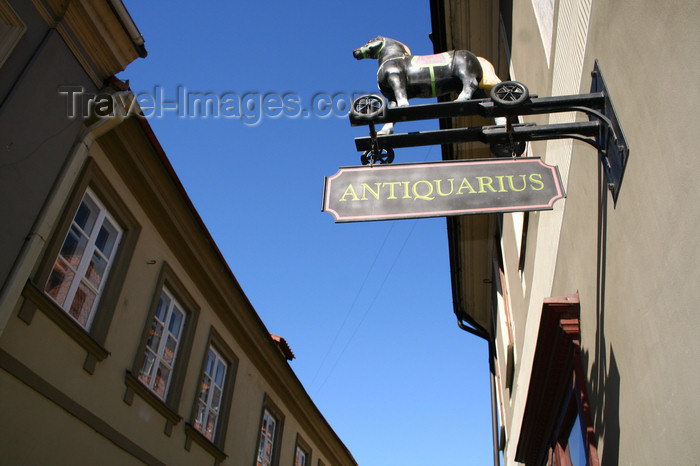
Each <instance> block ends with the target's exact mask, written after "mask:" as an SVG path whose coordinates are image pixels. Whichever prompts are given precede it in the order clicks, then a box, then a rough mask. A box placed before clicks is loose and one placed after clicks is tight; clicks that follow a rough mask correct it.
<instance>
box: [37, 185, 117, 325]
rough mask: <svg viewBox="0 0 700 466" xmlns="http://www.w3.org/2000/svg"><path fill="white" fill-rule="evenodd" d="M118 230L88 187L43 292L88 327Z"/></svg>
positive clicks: (78, 321) (114, 252) (105, 277)
mask: <svg viewBox="0 0 700 466" xmlns="http://www.w3.org/2000/svg"><path fill="white" fill-rule="evenodd" d="M121 236H122V230H121V228H120V227H119V225H118V224H117V222H116V221H115V220H114V219H113V218H112V216H111V215H110V214H109V212H107V210H106V209H105V208H104V206H103V205H102V204H101V203H100V201H99V200H98V199H97V197H96V196H95V194H94V193H93V192H92V191H91V190H90V189H88V190H87V191H86V192H85V195H84V196H83V199H82V201H81V202H80V205H79V206H78V210H77V212H76V213H75V216H74V217H73V221H72V223H71V226H70V229H69V230H68V233H67V235H66V238H65V239H64V240H63V245H62V246H61V249H60V251H59V253H58V257H57V258H56V261H55V262H54V265H53V269H52V270H51V274H50V275H49V278H48V280H47V281H46V285H45V286H44V292H45V293H46V294H48V295H49V296H50V297H51V299H53V300H54V301H55V302H56V304H58V305H59V306H60V307H61V308H62V309H63V310H64V311H66V312H67V313H68V315H70V316H71V317H72V318H73V319H75V321H76V322H77V323H78V324H80V326H81V327H83V328H85V329H89V328H90V325H91V324H92V319H93V317H94V315H95V309H96V307H97V303H98V301H99V299H100V294H101V293H102V290H103V288H104V285H105V282H106V281H107V275H108V274H109V270H110V267H111V265H112V263H113V261H114V257H115V255H116V252H117V247H118V246H119V241H120V239H121Z"/></svg>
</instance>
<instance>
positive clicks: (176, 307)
mask: <svg viewBox="0 0 700 466" xmlns="http://www.w3.org/2000/svg"><path fill="white" fill-rule="evenodd" d="M184 321H185V313H184V311H183V310H182V306H180V304H179V303H178V302H177V300H175V298H173V296H172V295H171V294H170V292H169V291H168V289H167V288H163V291H162V292H161V295H160V299H159V300H158V307H157V308H156V314H155V316H153V322H152V324H151V329H150V330H149V332H148V341H147V342H146V350H145V353H144V356H143V365H142V366H141V371H140V372H139V380H140V381H141V382H143V383H144V385H146V386H147V387H148V388H150V389H151V390H153V392H154V393H155V394H156V395H158V397H159V398H161V399H165V395H166V393H167V391H168V386H169V385H170V377H171V375H172V372H173V367H174V365H175V358H176V357H177V350H178V347H179V346H180V339H181V337H182V327H183V324H184Z"/></svg>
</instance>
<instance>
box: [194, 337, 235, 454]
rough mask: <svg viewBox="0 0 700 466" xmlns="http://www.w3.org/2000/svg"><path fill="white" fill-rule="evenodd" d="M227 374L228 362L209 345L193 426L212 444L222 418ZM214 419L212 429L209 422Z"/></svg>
mask: <svg viewBox="0 0 700 466" xmlns="http://www.w3.org/2000/svg"><path fill="white" fill-rule="evenodd" d="M210 362H211V364H210ZM219 368H222V372H219ZM227 372H228V364H227V363H226V360H225V359H224V358H223V357H221V354H220V353H219V352H218V351H217V350H216V348H214V346H213V345H209V348H208V350H207V359H206V361H205V363H204V368H203V370H202V377H201V379H200V383H199V390H198V393H197V408H196V411H195V412H196V415H195V419H194V423H193V426H194V428H195V429H197V430H198V431H199V432H200V433H201V434H202V435H204V437H206V438H207V439H209V440H210V441H211V442H214V440H215V437H216V428H217V426H218V422H219V418H220V416H221V404H222V401H223V398H224V395H225V392H224V388H225V384H226V375H227ZM217 393H218V396H217ZM212 418H213V419H214V422H213V423H212V425H211V427H210V426H209V420H210V419H212Z"/></svg>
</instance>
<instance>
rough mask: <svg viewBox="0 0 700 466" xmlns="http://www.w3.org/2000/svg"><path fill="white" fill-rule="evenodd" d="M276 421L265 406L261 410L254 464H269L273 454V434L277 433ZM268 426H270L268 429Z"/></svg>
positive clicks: (261, 465) (258, 465)
mask: <svg viewBox="0 0 700 466" xmlns="http://www.w3.org/2000/svg"><path fill="white" fill-rule="evenodd" d="M277 425H278V421H277V418H276V417H275V416H273V415H272V413H271V412H270V411H269V410H268V409H267V408H265V410H264V411H263V418H262V425H261V426H260V438H259V440H258V454H257V459H256V462H255V465H256V466H270V465H272V459H273V458H274V455H275V436H276V435H277ZM270 426H272V428H271V429H270Z"/></svg>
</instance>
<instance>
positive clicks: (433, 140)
mask: <svg viewBox="0 0 700 466" xmlns="http://www.w3.org/2000/svg"><path fill="white" fill-rule="evenodd" d="M591 74H592V77H593V81H592V83H591V92H590V93H589V94H579V95H569V96H556V97H538V96H529V97H528V98H527V99H526V100H525V101H524V102H522V103H518V104H517V105H513V106H504V105H503V104H501V105H499V104H498V103H497V102H495V101H494V96H493V93H492V98H491V99H474V100H466V101H453V102H441V103H434V104H421V105H410V106H407V107H393V108H386V107H384V108H381V109H379V110H377V111H375V112H374V115H368V114H364V115H363V114H358V112H356V111H351V112H350V123H351V124H352V125H353V126H360V125H368V124H369V125H370V136H369V137H359V138H355V146H356V148H357V150H358V151H363V163H365V159H364V158H365V157H367V155H368V154H370V157H371V158H370V160H372V161H373V160H375V156H377V157H379V158H378V160H384V163H390V162H387V161H386V158H384V159H381V153H380V152H381V151H385V152H384V153H386V151H391V159H393V149H395V148H401V147H416V146H426V145H436V144H453V143H459V142H473V141H480V142H483V143H486V144H491V146H492V148H493V147H494V146H495V145H501V146H505V147H514V146H513V145H514V143H523V144H522V147H523V148H524V142H525V141H542V140H549V139H576V140H579V141H583V142H586V143H587V144H590V145H591V146H593V147H595V148H596V149H597V150H598V154H599V157H600V161H601V163H602V165H603V171H604V173H605V177H606V180H607V182H608V188H609V190H610V192H611V194H612V196H613V200H615V201H617V197H618V194H619V190H620V184H621V182H622V176H623V174H624V170H625V166H626V164H627V159H628V158H629V147H628V146H627V142H626V140H625V137H624V135H623V133H622V129H621V127H620V124H619V121H618V119H617V115H616V113H615V109H614V108H613V106H612V101H611V99H610V95H609V93H608V90H607V88H606V87H605V82H604V81H603V77H602V73H601V72H600V68H599V67H598V62H597V61H596V64H595V67H594V70H593V72H592V73H591ZM517 84H518V85H520V86H522V84H520V83H517ZM523 87H524V86H523ZM363 98H366V99H370V98H372V99H380V98H379V97H378V96H363V97H360V99H363ZM360 99H358V100H357V101H356V102H358V101H359V100H360ZM374 103H375V107H376V101H375V102H374ZM353 108H356V105H355V104H353ZM564 112H583V113H586V114H587V115H588V118H589V121H578V122H572V123H559V124H546V125H536V124H534V123H531V124H528V123H516V124H512V121H513V119H514V118H515V117H518V116H522V115H539V114H550V113H564ZM470 115H480V116H482V117H485V118H498V117H505V119H506V121H507V123H506V125H499V126H477V127H472V128H454V129H442V130H433V131H420V132H412V133H399V134H386V135H383V134H377V133H376V131H374V125H375V124H377V123H398V122H402V121H417V120H428V119H435V118H446V117H457V116H470ZM501 155H502V154H501Z"/></svg>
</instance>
